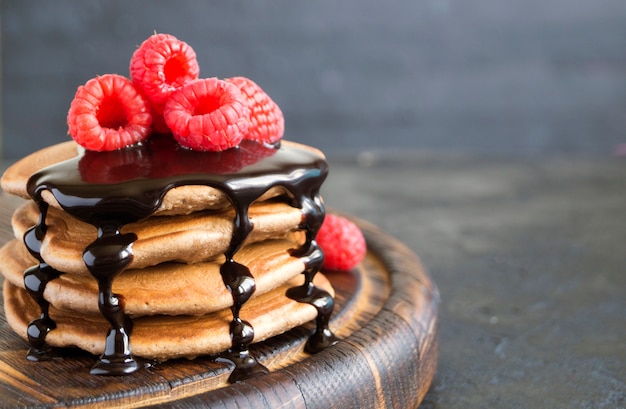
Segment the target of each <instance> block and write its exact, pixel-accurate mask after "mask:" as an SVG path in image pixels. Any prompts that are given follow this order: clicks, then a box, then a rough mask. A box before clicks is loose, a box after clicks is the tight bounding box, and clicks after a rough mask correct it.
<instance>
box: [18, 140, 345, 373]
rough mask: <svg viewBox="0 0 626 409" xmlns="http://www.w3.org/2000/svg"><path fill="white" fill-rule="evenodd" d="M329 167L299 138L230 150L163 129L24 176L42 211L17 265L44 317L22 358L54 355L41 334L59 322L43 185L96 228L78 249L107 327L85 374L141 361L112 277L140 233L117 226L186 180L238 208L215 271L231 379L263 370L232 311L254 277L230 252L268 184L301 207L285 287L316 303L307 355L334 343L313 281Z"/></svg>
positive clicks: (246, 328)
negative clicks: (50, 287) (53, 309)
mask: <svg viewBox="0 0 626 409" xmlns="http://www.w3.org/2000/svg"><path fill="white" fill-rule="evenodd" d="M327 173H328V165H327V162H326V160H325V159H324V157H323V156H322V155H321V154H319V153H317V152H316V151H314V150H311V149H307V148H305V147H301V146H297V145H296V146H294V145H291V144H282V145H277V146H267V145H264V144H260V143H256V142H252V141H244V142H242V143H241V144H240V146H238V147H237V148H233V149H229V150H227V151H223V152H198V151H191V150H188V149H185V148H182V147H180V146H179V145H178V144H177V143H176V142H175V141H174V139H173V138H172V137H171V136H169V135H154V136H153V137H151V138H150V139H149V140H148V141H147V142H145V143H144V144H143V145H139V146H133V147H130V148H126V149H123V150H118V151H113V152H91V151H85V150H80V151H79V152H78V154H77V156H76V157H74V158H72V159H69V160H66V161H64V162H60V163H58V164H55V165H52V166H50V167H48V168H45V169H42V170H41V171H39V172H37V173H35V174H34V175H32V176H31V178H30V179H29V182H28V192H29V195H30V196H31V197H32V198H33V200H35V202H36V203H37V204H38V206H39V209H40V218H39V221H38V223H37V224H36V225H35V226H33V227H32V228H31V229H30V230H29V231H27V233H26V234H25V236H24V242H25V244H26V246H27V248H28V249H29V251H30V252H31V254H32V255H33V256H34V257H35V258H36V259H37V260H38V261H39V264H38V265H36V266H33V267H32V268H30V269H28V270H27V271H26V272H25V273H24V282H25V285H26V288H27V290H28V291H29V293H30V295H31V296H32V297H33V299H34V300H35V301H36V302H37V303H38V304H39V306H40V308H41V316H40V317H39V318H37V319H35V320H33V321H32V322H31V323H30V325H29V327H28V338H29V342H30V346H31V349H30V351H29V354H28V358H29V359H31V360H44V359H50V358H51V357H53V356H55V354H56V351H55V350H54V349H53V348H50V347H49V346H47V344H46V342H45V337H46V335H47V334H48V333H49V332H50V331H54V329H55V326H56V325H55V323H54V321H53V320H52V319H51V318H50V316H49V315H48V307H49V304H48V302H47V301H46V300H45V299H44V297H43V292H44V290H45V287H46V284H47V283H48V282H49V281H50V280H54V279H55V278H56V277H58V276H59V275H60V274H62V273H63V272H60V271H56V270H54V269H53V268H52V267H50V266H49V265H47V264H46V262H45V260H44V259H43V258H42V257H41V254H40V246H41V240H42V239H43V237H44V235H45V234H46V213H47V209H48V206H49V205H48V203H46V202H45V201H44V200H43V197H42V193H43V192H44V191H49V192H50V193H52V195H54V197H55V199H56V200H57V202H58V203H59V205H60V206H61V207H62V208H63V210H65V211H66V212H67V213H69V214H70V215H72V216H73V217H75V218H77V219H80V220H82V221H84V222H86V223H89V224H92V225H94V226H95V227H96V228H97V230H98V236H97V239H96V240H95V241H94V242H93V243H91V244H90V245H89V246H87V248H86V249H85V251H84V253H83V261H84V262H85V265H86V266H87V268H88V270H89V272H90V273H91V274H92V275H93V277H94V278H95V279H96V280H97V282H98V289H99V297H98V306H99V309H100V312H101V314H102V315H103V316H104V318H106V319H107V321H108V322H109V323H110V329H109V332H108V334H107V336H106V342H105V350H104V353H103V354H102V355H101V356H100V357H99V358H98V360H97V362H96V363H95V365H94V366H93V368H92V370H91V373H92V374H97V375H124V374H129V373H132V372H134V371H136V370H137V369H139V368H140V367H141V365H140V364H139V363H138V361H137V360H136V359H135V358H134V357H133V354H132V348H131V343H130V339H131V337H132V327H133V322H132V319H131V318H130V317H129V316H128V315H127V314H125V312H124V307H123V304H124V303H123V296H124V295H123V294H114V293H113V292H112V290H111V285H112V282H113V280H114V278H115V277H116V276H117V275H118V274H119V273H120V272H122V271H123V270H124V269H125V268H126V266H128V264H129V263H130V262H131V261H132V258H133V249H132V245H133V242H134V241H135V240H136V239H137V238H136V236H135V235H134V234H132V233H125V234H122V233H121V229H122V227H123V226H124V225H126V224H128V223H132V222H135V221H138V220H141V219H144V218H146V217H149V216H150V215H152V214H153V213H154V212H155V211H156V210H157V209H158V208H159V206H160V205H161V203H162V201H163V197H164V196H165V194H166V193H167V192H168V191H169V190H170V189H172V188H175V187H178V186H183V185H205V186H211V187H214V188H216V189H219V190H221V191H222V192H224V193H225V194H226V195H227V197H228V199H229V200H230V202H231V204H232V206H233V208H234V209H235V218H234V220H233V227H234V229H233V236H232V238H231V241H230V245H229V247H228V249H227V251H226V252H225V260H226V261H225V262H224V263H223V264H222V266H221V269H220V272H221V275H222V279H223V282H224V285H225V286H226V287H227V288H228V290H229V291H230V293H231V295H232V297H233V306H232V308H231V311H232V321H231V325H230V333H231V339H232V345H231V348H230V349H229V350H228V351H225V352H224V353H223V354H222V355H221V356H220V357H219V359H220V360H227V361H229V362H232V363H234V365H235V369H234V371H233V372H232V374H231V377H230V381H231V382H236V381H239V380H242V379H246V378H248V377H250V376H255V375H257V374H262V373H266V371H267V370H266V369H265V368H264V367H263V366H262V365H261V364H260V363H259V362H257V360H256V359H255V358H254V357H253V356H252V354H251V353H250V351H249V348H248V347H249V345H250V344H251V343H252V341H253V338H254V328H253V327H252V325H250V323H248V322H246V321H245V320H242V319H241V318H240V317H239V311H240V310H241V307H242V306H243V305H244V304H245V302H246V301H247V300H248V299H249V298H250V297H251V296H252V294H253V293H254V291H255V282H254V278H253V277H252V275H251V274H250V271H249V269H248V268H247V267H246V266H245V265H242V264H239V263H237V262H236V261H235V260H234V258H233V257H234V255H235V254H236V252H237V251H238V250H239V248H240V247H241V245H242V243H243V241H244V240H245V239H246V237H247V236H248V234H249V233H250V231H251V230H252V224H251V222H250V219H249V217H248V209H249V207H250V205H251V204H252V203H253V202H254V201H255V200H256V199H258V198H259V197H260V196H261V195H263V193H265V192H266V191H267V190H269V189H270V188H272V187H275V186H282V187H283V188H284V189H285V190H286V192H288V195H287V196H288V198H287V200H289V201H290V203H291V205H293V206H295V207H298V208H300V209H302V213H303V218H302V223H301V226H300V227H301V228H302V229H303V230H304V231H305V233H306V240H305V243H304V244H303V245H302V247H300V248H298V249H294V250H293V251H292V255H294V256H296V257H301V259H302V260H303V261H304V264H305V271H303V274H304V277H305V282H304V284H303V285H302V286H300V287H295V288H291V289H289V290H288V292H287V294H286V296H288V297H290V298H292V299H295V300H297V301H299V302H307V303H310V304H312V305H313V306H315V308H316V309H317V311H318V316H317V319H316V323H317V325H316V330H315V332H314V333H313V334H312V335H311V337H310V339H309V341H308V343H307V346H306V349H307V351H309V352H311V353H314V352H317V351H319V350H321V349H323V348H325V347H327V346H329V345H332V344H333V343H334V342H335V337H334V335H333V334H332V332H331V331H330V329H329V328H328V322H329V317H330V314H331V312H332V309H333V304H334V300H333V298H332V297H331V296H330V294H328V293H327V292H326V291H323V290H321V289H319V288H317V287H315V285H314V284H313V277H314V276H315V274H316V273H317V272H318V271H319V269H320V268H321V265H322V263H323V259H324V257H323V254H322V252H321V250H320V248H319V246H318V245H317V243H316V241H315V236H316V234H317V231H318V230H319V228H320V226H321V224H322V221H323V219H324V214H325V213H324V206H323V203H322V200H321V198H320V187H321V185H322V183H323V181H324V180H325V179H326V176H327Z"/></svg>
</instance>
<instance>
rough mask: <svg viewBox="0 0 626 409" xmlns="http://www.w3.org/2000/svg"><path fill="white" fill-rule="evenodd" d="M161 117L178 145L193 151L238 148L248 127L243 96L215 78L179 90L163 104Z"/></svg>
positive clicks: (228, 84) (248, 122)
mask: <svg viewBox="0 0 626 409" xmlns="http://www.w3.org/2000/svg"><path fill="white" fill-rule="evenodd" d="M163 116H164V117H165V122H166V123H167V126H168V127H169V128H170V129H171V130H172V133H173V135H174V138H176V140H177V141H178V143H180V144H181V145H182V146H184V147H187V148H191V149H194V150H204V151H223V150H226V149H229V148H232V147H234V146H237V145H238V144H239V142H241V141H242V139H243V136H244V135H245V134H246V132H248V127H249V125H250V109H249V108H248V106H247V104H246V100H245V97H244V95H243V94H242V93H241V91H239V88H237V87H236V86H235V85H233V84H231V83H229V82H226V81H222V80H219V79H217V78H207V79H202V80H196V81H193V82H190V83H188V84H187V85H184V86H182V87H181V88H179V89H178V90H177V91H175V92H174V93H172V95H171V97H170V99H169V100H168V101H167V103H166V104H165V109H164V111H163Z"/></svg>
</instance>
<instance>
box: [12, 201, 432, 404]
mask: <svg viewBox="0 0 626 409" xmlns="http://www.w3.org/2000/svg"><path fill="white" fill-rule="evenodd" d="M0 206H2V207H0V217H2V219H1V221H0V223H1V224H0V244H4V242H6V241H7V240H8V239H9V238H10V236H11V233H10V227H9V224H8V220H9V219H10V213H11V211H10V209H11V208H13V206H12V205H11V204H9V203H8V202H7V199H6V196H5V197H2V195H0ZM353 220H354V221H355V222H356V223H357V224H358V225H359V226H360V227H361V228H362V230H363V232H364V234H365V237H366V240H367V244H368V254H367V256H366V258H365V260H364V262H363V263H362V265H361V266H360V267H358V268H356V269H355V270H353V271H352V272H349V273H346V272H336V273H329V274H327V276H328V277H329V279H330V280H331V282H332V284H333V285H334V287H335V290H336V293H337V296H336V307H335V312H334V314H333V318H332V323H331V329H332V330H333V331H334V332H335V334H336V335H338V337H339V338H340V341H339V342H338V343H337V344H336V345H335V346H333V347H331V348H328V349H326V350H324V351H322V352H320V353H318V354H316V355H308V354H306V353H304V352H303V345H304V342H305V340H306V338H307V335H308V334H309V332H310V330H311V329H312V328H313V327H312V326H305V327H301V328H296V329H294V330H292V331H290V332H288V333H286V334H283V335H281V336H278V337H275V338H273V339H270V340H269V341H266V342H262V343H260V344H256V345H254V346H253V347H252V351H253V353H254V354H255V355H256V356H257V357H259V360H260V362H261V363H262V364H264V365H265V366H266V367H268V368H269V369H270V373H269V374H267V375H264V376H261V377H258V378H254V379H250V380H247V381H244V382H241V383H236V384H228V383H227V378H228V375H229V373H230V370H231V368H229V367H228V365H227V364H224V363H218V362H214V361H213V360H212V359H211V358H209V357H205V358H197V359H195V360H173V361H167V362H164V363H159V364H155V365H153V366H149V367H146V368H144V369H142V370H140V371H138V372H136V373H134V374H131V375H128V376H124V377H101V376H94V375H90V374H89V369H90V368H91V366H92V365H93V363H94V357H93V356H91V355H89V354H86V353H83V352H80V351H68V352H67V356H66V357H64V358H63V359H57V360H53V361H48V362H29V361H28V360H26V351H27V348H28V345H27V343H26V342H25V341H23V340H22V339H21V338H19V337H18V336H17V335H16V334H14V333H13V331H12V330H11V328H10V327H9V326H8V325H7V323H6V320H5V317H4V309H3V308H1V309H0V407H2V408H4V407H6V408H20V407H30V408H39V407H41V408H43V407H90V408H91V407H101V408H117V407H124V408H131V407H143V406H149V405H156V404H158V405H159V407H180V408H192V407H193V408H195V407H209V408H250V409H252V408H255V409H256V408H264V407H266V408H309V409H310V408H325V409H326V408H402V409H404V408H412V407H417V406H418V405H419V403H420V402H421V401H422V399H423V397H424V395H425V394H426V392H427V390H428V388H429V386H430V384H431V381H432V379H433V376H434V373H435V368H436V362H437V308H438V303H439V296H438V291H437V288H436V286H435V285H434V284H433V283H432V281H431V280H430V278H429V277H428V275H427V274H426V273H425V271H424V269H423V267H422V265H421V263H420V261H419V259H418V258H417V256H416V255H415V254H414V253H412V252H411V251H410V250H409V249H408V248H407V247H406V246H404V245H403V244H402V243H400V242H399V241H397V240H396V239H394V238H392V237H390V236H389V235H387V234H385V233H383V232H382V231H381V230H380V229H378V228H377V227H375V226H373V225H371V224H368V223H366V222H363V221H361V220H357V219H353ZM1 262H2V260H0V263H1ZM1 280H2V278H1V277H0V282H1Z"/></svg>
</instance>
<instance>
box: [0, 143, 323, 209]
mask: <svg viewBox="0 0 626 409" xmlns="http://www.w3.org/2000/svg"><path fill="white" fill-rule="evenodd" d="M281 144H282V145H283V146H286V147H289V146H292V147H299V148H300V149H306V150H309V151H312V152H315V153H316V154H318V155H320V156H321V157H324V155H323V153H322V152H321V151H319V150H317V149H315V148H312V147H310V146H307V145H302V144H298V143H295V142H290V141H284V140H283V141H282V142H281ZM82 151H83V148H82V147H80V146H79V145H78V144H76V143H75V142H74V141H68V142H63V143H60V144H57V145H53V146H49V147H47V148H44V149H41V150H38V151H36V152H34V153H31V154H30V155H28V156H25V157H24V158H22V159H20V160H19V161H17V162H15V163H14V164H13V165H12V166H10V167H9V168H8V169H7V170H6V172H5V173H4V174H3V175H2V178H1V179H0V186H1V187H2V189H4V190H5V191H6V192H7V193H9V194H12V195H15V196H19V197H22V198H24V199H29V198H30V197H29V195H28V191H27V183H28V179H29V178H30V176H31V175H33V174H34V173H36V172H38V171H40V170H42V169H44V168H46V167H48V166H52V165H54V164H57V163H60V162H63V161H65V160H68V159H71V158H74V157H76V156H78V155H79V154H80V153H81V152H82ZM283 194H285V190H284V189H283V188H282V187H274V188H271V189H270V190H268V191H267V192H265V194H263V195H262V196H261V197H260V198H259V199H258V200H259V201H264V200H267V199H269V198H272V197H276V196H280V195H283ZM43 198H44V200H45V201H46V202H47V203H48V204H50V205H51V206H54V207H60V205H59V204H58V203H57V201H56V200H55V199H54V197H53V195H52V194H51V193H50V192H47V191H46V192H43ZM229 205H230V201H229V199H228V196H227V195H226V194H225V193H224V192H222V191H220V190H219V189H216V188H214V187H211V186H204V185H185V186H179V187H175V188H172V189H170V190H169V191H168V192H167V194H166V195H165V197H164V198H163V201H162V203H161V205H160V207H159V208H158V209H157V210H156V212H155V213H154V214H155V215H178V214H189V213H192V212H195V211H199V210H207V209H224V208H226V207H228V206H229Z"/></svg>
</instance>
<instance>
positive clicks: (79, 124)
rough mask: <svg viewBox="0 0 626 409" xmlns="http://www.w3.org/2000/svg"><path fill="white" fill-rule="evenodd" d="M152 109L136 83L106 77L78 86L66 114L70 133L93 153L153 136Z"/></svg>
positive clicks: (110, 75) (120, 77)
mask: <svg viewBox="0 0 626 409" xmlns="http://www.w3.org/2000/svg"><path fill="white" fill-rule="evenodd" d="M151 123H152V115H151V114H150V106H149V105H148V101H147V100H146V98H145V97H144V96H143V95H142V93H141V92H140V91H139V90H138V89H136V88H135V86H134V85H133V83H132V82H131V81H130V80H129V79H127V78H125V77H122V76H121V75H117V74H106V75H102V76H99V77H96V78H93V79H91V80H89V81H87V82H86V83H85V85H82V86H80V87H78V90H77V91H76V95H75V96H74V100H73V101H72V103H71V105H70V109H69V112H68V113H67V125H68V127H69V134H70V135H71V136H72V138H73V139H74V140H75V141H76V142H77V143H78V144H80V145H82V146H83V147H85V148H86V149H88V150H92V151H112V150H115V149H121V148H124V147H126V146H130V145H133V144H135V143H137V142H140V141H143V140H144V139H146V138H147V137H148V135H149V134H150V125H151Z"/></svg>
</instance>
